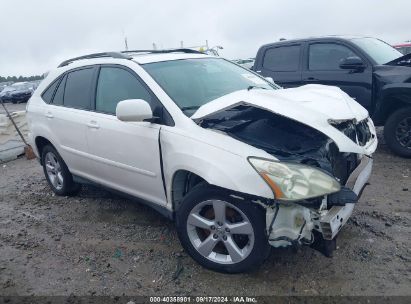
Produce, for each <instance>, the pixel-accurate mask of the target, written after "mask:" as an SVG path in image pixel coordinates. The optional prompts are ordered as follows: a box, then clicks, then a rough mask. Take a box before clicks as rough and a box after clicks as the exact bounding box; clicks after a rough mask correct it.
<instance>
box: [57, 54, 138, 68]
mask: <svg viewBox="0 0 411 304" xmlns="http://www.w3.org/2000/svg"><path fill="white" fill-rule="evenodd" d="M103 57H111V58H119V59H128V60H130V59H133V58H132V57H130V56H127V55H125V54H123V52H104V53H94V54H89V55H84V56H80V57H75V58H71V59H67V60H65V61H63V62H62V63H60V65H59V66H58V67H59V68H61V67H63V66H66V65H69V64H70V63H72V62H74V61H77V60H82V59H93V58H103Z"/></svg>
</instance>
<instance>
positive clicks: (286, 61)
mask: <svg viewBox="0 0 411 304" xmlns="http://www.w3.org/2000/svg"><path fill="white" fill-rule="evenodd" d="M300 53H301V46H300V45H289V46H279V47H275V48H271V49H268V50H267V51H266V52H265V54H264V59H263V67H264V68H265V69H267V70H271V71H274V72H294V71H298V70H299V66H300Z"/></svg>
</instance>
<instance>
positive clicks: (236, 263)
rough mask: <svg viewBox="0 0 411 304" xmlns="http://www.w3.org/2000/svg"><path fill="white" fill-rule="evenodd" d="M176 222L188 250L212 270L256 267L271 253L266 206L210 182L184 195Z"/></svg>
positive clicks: (179, 234)
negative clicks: (267, 235)
mask: <svg viewBox="0 0 411 304" xmlns="http://www.w3.org/2000/svg"><path fill="white" fill-rule="evenodd" d="M176 225H177V232H178V236H179V238H180V241H181V244H182V246H183V247H184V249H185V250H186V251H187V253H188V254H189V255H190V256H191V257H192V258H193V259H194V260H195V261H197V262H198V263H199V264H201V265H202V266H204V267H206V268H209V269H211V270H215V271H218V272H226V273H239V272H245V271H250V270H254V269H256V268H258V266H260V265H261V264H262V263H263V262H264V260H265V259H266V258H267V257H268V254H269V252H270V246H269V244H268V240H267V237H266V233H265V213H264V210H263V208H262V207H261V206H259V205H257V204H255V203H252V202H249V201H247V200H241V199H235V198H233V197H231V196H230V195H229V192H228V191H225V190H223V189H219V188H216V187H213V186H210V185H207V184H205V185H199V186H197V187H195V188H193V190H192V191H190V192H189V193H188V194H187V195H186V196H185V197H184V198H183V201H182V203H181V207H180V208H179V209H178V211H177V214H176Z"/></svg>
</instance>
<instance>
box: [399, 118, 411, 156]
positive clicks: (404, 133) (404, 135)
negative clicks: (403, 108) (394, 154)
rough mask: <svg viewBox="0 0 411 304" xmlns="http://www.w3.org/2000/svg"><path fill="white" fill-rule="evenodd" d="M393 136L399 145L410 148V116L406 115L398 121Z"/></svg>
mask: <svg viewBox="0 0 411 304" xmlns="http://www.w3.org/2000/svg"><path fill="white" fill-rule="evenodd" d="M395 136H396V139H397V141H398V142H399V143H400V145H401V146H403V147H405V148H408V149H411V117H406V118H404V119H403V120H401V121H400V122H399V123H398V125H397V129H396V130H395Z"/></svg>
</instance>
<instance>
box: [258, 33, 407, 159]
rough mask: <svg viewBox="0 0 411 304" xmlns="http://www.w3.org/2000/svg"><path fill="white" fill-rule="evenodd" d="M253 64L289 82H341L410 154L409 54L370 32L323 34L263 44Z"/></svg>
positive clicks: (396, 146)
mask: <svg viewBox="0 0 411 304" xmlns="http://www.w3.org/2000/svg"><path fill="white" fill-rule="evenodd" d="M253 70H254V71H256V72H257V73H259V74H261V75H262V76H265V77H271V78H272V79H273V80H274V81H275V82H276V83H277V84H279V85H281V86H283V87H285V88H289V87H296V86H301V85H305V84H324V85H332V86H338V87H340V88H341V89H342V90H343V91H345V92H346V93H347V94H348V95H350V96H351V97H353V98H354V99H356V100H357V102H359V103H360V104H361V105H362V106H364V107H365V108H366V109H367V110H368V112H369V113H370V116H371V118H372V119H373V121H374V123H375V125H377V126H384V137H385V140H386V142H387V144H388V146H389V147H390V148H391V150H393V151H394V152H395V153H397V154H398V155H401V156H404V157H411V54H408V55H405V56H404V55H403V54H401V53H400V52H399V51H397V50H396V49H394V48H393V47H391V46H390V45H388V44H387V43H385V42H383V41H381V40H379V39H375V38H370V37H340V36H338V37H337V36H330V37H320V38H307V39H299V40H285V41H279V42H276V43H271V44H267V45H263V46H262V47H260V49H259V50H258V53H257V56H256V59H255V63H254V66H253Z"/></svg>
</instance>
